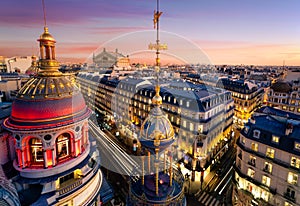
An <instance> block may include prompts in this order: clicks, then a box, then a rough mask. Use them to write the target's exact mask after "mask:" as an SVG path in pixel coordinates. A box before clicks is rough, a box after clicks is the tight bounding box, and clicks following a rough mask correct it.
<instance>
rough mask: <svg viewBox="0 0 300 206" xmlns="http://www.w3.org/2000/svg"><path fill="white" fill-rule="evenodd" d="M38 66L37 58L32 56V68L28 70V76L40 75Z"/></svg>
mask: <svg viewBox="0 0 300 206" xmlns="http://www.w3.org/2000/svg"><path fill="white" fill-rule="evenodd" d="M38 70H39V68H38V65H37V59H36V56H34V55H32V56H31V66H30V67H29V68H28V69H27V70H26V72H25V74H27V75H37V73H38Z"/></svg>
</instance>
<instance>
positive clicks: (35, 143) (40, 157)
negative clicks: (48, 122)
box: [29, 138, 44, 164]
mask: <svg viewBox="0 0 300 206" xmlns="http://www.w3.org/2000/svg"><path fill="white" fill-rule="evenodd" d="M29 145H30V153H31V157H32V163H38V164H39V163H40V164H42V163H43V161H44V154H43V143H42V141H41V140H40V139H38V138H32V139H30V141H29Z"/></svg>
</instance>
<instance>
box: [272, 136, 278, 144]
mask: <svg viewBox="0 0 300 206" xmlns="http://www.w3.org/2000/svg"><path fill="white" fill-rule="evenodd" d="M272 142H274V143H279V137H277V136H275V135H272Z"/></svg>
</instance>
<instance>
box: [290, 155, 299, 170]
mask: <svg viewBox="0 0 300 206" xmlns="http://www.w3.org/2000/svg"><path fill="white" fill-rule="evenodd" d="M291 166H293V167H296V168H300V159H299V158H296V157H292V158H291Z"/></svg>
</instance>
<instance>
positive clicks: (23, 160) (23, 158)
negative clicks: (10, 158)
mask: <svg viewBox="0 0 300 206" xmlns="http://www.w3.org/2000/svg"><path fill="white" fill-rule="evenodd" d="M21 156H22V169H24V168H25V157H24V150H21Z"/></svg>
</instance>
